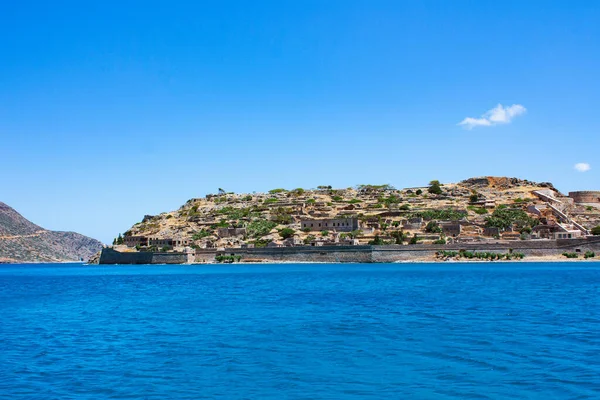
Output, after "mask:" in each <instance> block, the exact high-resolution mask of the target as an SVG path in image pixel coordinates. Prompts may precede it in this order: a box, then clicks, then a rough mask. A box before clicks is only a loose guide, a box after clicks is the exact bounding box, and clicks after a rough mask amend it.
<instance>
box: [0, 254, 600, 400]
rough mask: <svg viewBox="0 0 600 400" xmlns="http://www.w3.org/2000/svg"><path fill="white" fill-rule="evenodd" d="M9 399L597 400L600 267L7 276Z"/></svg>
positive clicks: (3, 276) (1, 296)
mask: <svg viewBox="0 0 600 400" xmlns="http://www.w3.org/2000/svg"><path fill="white" fill-rule="evenodd" d="M0 397H2V398H11V399H14V398H40V399H102V398H118V399H126V398H131V399H166V398H179V399H198V398H224V399H340V398H341V399H344V398H347V399H352V398H361V399H362V398H373V399H375V398H377V399H393V398H420V399H427V398H432V399H465V398H474V399H505V398H513V399H586V398H589V399H592V398H593V399H597V398H600V265H599V264H597V263H564V264H525V263H524V264H500V263H498V264H477V265H474V264H467V265H465V264H445V265H431V264H403V265H398V264H395V265H339V264H338V265H328V264H322V265H271V266H266V265H260V266H249V265H248V266H212V267H207V266H198V267H190V266H110V267H98V266H96V267H88V266H73V265H40V266H31V265H29V266H25V265H10V266H0Z"/></svg>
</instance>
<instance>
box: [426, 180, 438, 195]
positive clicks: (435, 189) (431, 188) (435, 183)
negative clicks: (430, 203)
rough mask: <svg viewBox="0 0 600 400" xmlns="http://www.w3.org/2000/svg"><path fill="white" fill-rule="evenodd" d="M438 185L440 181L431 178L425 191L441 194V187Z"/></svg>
mask: <svg viewBox="0 0 600 400" xmlns="http://www.w3.org/2000/svg"><path fill="white" fill-rule="evenodd" d="M440 186H441V185H440V181H437V180H433V181H431V182H429V189H427V191H428V192H429V193H431V194H442V188H441V187H440Z"/></svg>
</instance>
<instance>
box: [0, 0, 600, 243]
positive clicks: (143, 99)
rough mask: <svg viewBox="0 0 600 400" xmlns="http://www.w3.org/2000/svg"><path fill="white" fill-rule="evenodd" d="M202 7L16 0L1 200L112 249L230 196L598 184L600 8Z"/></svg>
mask: <svg viewBox="0 0 600 400" xmlns="http://www.w3.org/2000/svg"><path fill="white" fill-rule="evenodd" d="M185 3H198V4H195V5H194V4H185ZM185 3H184V4H177V3H176V2H156V3H152V2H137V3H133V2H123V1H119V2H116V1H105V2H100V3H96V4H94V5H85V6H82V3H81V2H60V1H58V2H52V3H48V2H35V1H30V2H27V1H23V2H2V3H1V4H0V139H1V141H0V146H1V147H0V171H1V172H0V174H1V175H0V176H1V183H0V201H4V202H6V203H7V204H9V205H11V206H13V207H15V208H16V209H17V210H19V211H20V212H21V213H22V214H23V215H25V216H26V217H27V218H29V219H31V220H32V221H34V222H36V223H38V224H40V225H42V226H44V227H46V228H49V229H57V230H74V231H78V232H81V233H84V234H86V235H90V236H93V237H96V238H98V239H100V240H103V241H105V242H109V241H111V240H112V239H111V238H112V237H114V236H115V235H116V234H117V233H119V232H123V231H125V230H126V229H128V228H129V227H130V226H131V225H132V224H133V223H135V222H137V221H140V220H141V218H142V217H143V215H144V214H155V213H159V212H162V211H168V210H173V209H176V208H178V207H179V206H180V205H182V204H183V203H184V202H185V201H186V200H188V199H189V198H192V197H199V196H203V195H205V194H207V193H213V192H216V190H217V188H219V187H223V188H225V189H227V190H229V191H237V192H252V191H265V190H269V189H272V188H276V187H286V188H295V187H305V188H310V187H316V186H317V185H333V186H335V187H348V186H353V185H356V184H360V183H391V184H393V185H395V186H397V187H404V186H417V185H423V184H426V183H427V182H428V181H430V180H431V179H439V180H440V181H442V182H455V181H459V180H462V179H465V178H468V177H471V176H481V175H498V176H517V177H522V178H527V179H531V180H537V181H552V182H553V183H554V184H555V185H556V186H557V187H558V188H559V189H561V190H562V191H565V192H566V191H569V190H577V189H600V179H599V178H600V175H599V173H598V170H600V164H597V163H596V162H595V161H596V160H597V153H598V148H599V145H600V138H599V135H598V133H599V132H600V113H599V112H598V104H600V79H599V78H598V71H600V24H599V23H598V21H600V3H599V2H596V1H562V2H553V1H525V2H524V1H503V2H497V1H482V0H478V1H452V2H450V1H422V2H417V1H405V2H401V1H350V0H344V1H333V0H329V1H310V0H305V1H295V2H293V1H253V2H250V1H206V2H185ZM499 104H501V105H503V107H502V108H501V109H500V111H502V112H501V113H500V114H501V115H500V119H497V118H496V119H495V116H496V117H497V116H498V113H497V112H496V113H493V112H492V113H488V114H486V112H488V111H489V110H493V109H495V108H496V111H498V108H497V106H498V105H499ZM510 107H517V108H510ZM518 107H522V108H523V110H521V111H522V112H520V111H519V110H520V109H518ZM507 110H515V111H519V112H516V113H513V114H515V115H512V114H511V113H507V112H506V111H507ZM509 114H510V115H509ZM482 116H483V117H482ZM465 118H473V119H475V120H477V121H479V122H478V123H476V124H475V125H472V124H471V125H469V124H466V125H465V124H463V125H459V123H460V122H461V121H463V120H464V119H465ZM486 120H487V121H488V122H485V121H486ZM490 121H491V122H490ZM469 127H472V129H468V128H469ZM577 163H587V164H590V166H591V169H590V170H589V171H587V172H579V171H577V170H576V169H575V168H574V165H575V164H577Z"/></svg>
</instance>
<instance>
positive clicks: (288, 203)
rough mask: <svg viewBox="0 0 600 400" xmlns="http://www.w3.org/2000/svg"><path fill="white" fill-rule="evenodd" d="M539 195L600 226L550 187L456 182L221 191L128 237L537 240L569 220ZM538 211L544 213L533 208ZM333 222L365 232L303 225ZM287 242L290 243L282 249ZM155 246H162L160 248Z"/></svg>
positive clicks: (209, 243)
mask: <svg viewBox="0 0 600 400" xmlns="http://www.w3.org/2000/svg"><path fill="white" fill-rule="evenodd" d="M536 191H544V192H545V193H548V194H550V195H551V196H552V197H553V198H556V199H557V203H556V204H559V205H560V208H561V209H562V211H564V212H565V213H567V214H569V215H572V216H574V218H576V219H577V221H578V222H581V223H582V224H583V225H584V226H586V227H593V226H595V224H597V223H598V221H599V220H600V212H599V209H598V208H595V207H589V206H586V207H585V208H584V207H583V206H580V205H577V204H574V203H573V202H572V201H567V200H571V199H568V198H566V197H565V196H564V195H562V194H561V193H560V192H558V191H557V190H556V189H555V188H554V187H553V185H552V184H550V183H536V182H531V181H528V180H522V179H517V178H505V177H481V178H471V179H467V180H464V181H462V182H459V183H455V184H440V183H439V182H437V181H432V182H431V183H430V184H429V185H427V186H424V187H416V188H406V189H396V188H394V187H391V186H389V185H359V186H356V187H354V188H346V189H333V188H332V187H331V186H319V187H318V188H316V189H311V190H305V189H301V188H297V189H291V190H286V189H273V190H271V191H269V193H252V194H234V193H226V192H225V191H223V190H220V191H219V193H218V194H214V195H207V196H206V197H204V198H195V199H190V200H189V201H187V202H186V203H185V204H184V205H183V206H182V207H181V208H179V209H178V210H176V211H171V212H165V213H162V214H160V215H155V216H150V215H147V216H145V217H144V218H143V220H142V221H141V222H139V223H137V224H135V225H134V226H133V227H131V228H130V229H129V230H128V231H127V232H125V234H124V235H125V238H126V239H127V238H130V239H131V240H130V241H129V245H130V247H133V244H134V243H135V241H134V240H133V238H136V237H142V238H145V239H149V238H154V239H155V243H156V242H157V239H172V240H173V241H174V243H179V244H181V245H188V246H191V247H199V248H206V247H208V248H211V247H239V246H241V245H245V244H251V245H255V246H265V245H268V244H273V245H289V244H290V243H289V240H292V239H293V245H303V244H313V245H314V244H315V241H317V242H318V241H324V242H327V241H329V242H332V241H335V240H338V241H339V239H340V236H341V238H342V239H347V238H348V237H350V238H354V239H358V241H359V243H360V244H366V243H373V241H375V243H378V244H385V243H390V244H391V243H406V242H408V240H409V239H410V238H412V237H413V236H417V237H418V240H419V241H421V242H423V243H427V242H434V241H440V240H442V241H444V240H465V241H467V240H479V239H484V236H486V235H487V236H488V239H492V238H493V239H504V238H506V239H514V238H515V236H516V238H517V239H518V238H519V235H521V234H523V235H526V236H527V235H530V234H532V228H533V227H535V226H537V225H540V224H550V225H551V227H550V228H549V230H550V231H552V230H553V229H554V230H556V229H563V228H561V227H560V226H559V225H558V223H562V224H563V225H564V224H565V223H568V222H571V221H567V220H564V219H563V220H558V219H560V218H555V217H554V216H553V215H552V213H551V212H550V213H549V212H547V211H548V210H550V209H549V208H546V204H545V201H544V200H543V199H541V198H540V197H539V196H538V195H536V194H535V193H536ZM558 199H564V200H565V201H564V202H560V200H558ZM535 205H538V206H539V207H540V209H539V210H538V209H535V208H532V207H531V206H535ZM334 218H342V219H343V218H355V219H357V220H358V221H359V226H360V229H357V230H356V231H355V232H345V233H340V232H336V231H335V229H331V228H330V229H329V232H326V231H323V232H321V231H320V230H319V231H317V232H315V231H314V230H313V231H309V230H308V229H306V228H304V227H303V226H301V221H303V220H304V221H306V220H314V221H316V222H319V221H324V220H325V219H334ZM323 225H324V224H323ZM457 225H460V227H457ZM315 226H317V225H315ZM225 228H228V229H225ZM486 228H497V229H486ZM546 231H548V230H546ZM490 232H491V233H490ZM533 234H534V235H536V234H537V233H536V232H533ZM544 234H546V233H544ZM490 236H493V237H490ZM285 238H288V239H289V240H288V243H282V241H283V239H285ZM119 242H121V240H119ZM124 242H126V240H124V241H123V243H124ZM157 244H158V245H159V248H160V247H161V246H162V244H163V243H162V242H161V243H157ZM148 245H151V243H148ZM175 246H176V244H175ZM137 247H138V248H140V247H144V246H139V245H138V246H137ZM149 247H152V246H149ZM142 250H143V248H142Z"/></svg>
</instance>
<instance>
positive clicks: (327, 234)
mask: <svg viewBox="0 0 600 400" xmlns="http://www.w3.org/2000/svg"><path fill="white" fill-rule="evenodd" d="M321 236H323V237H325V236H329V231H321Z"/></svg>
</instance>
